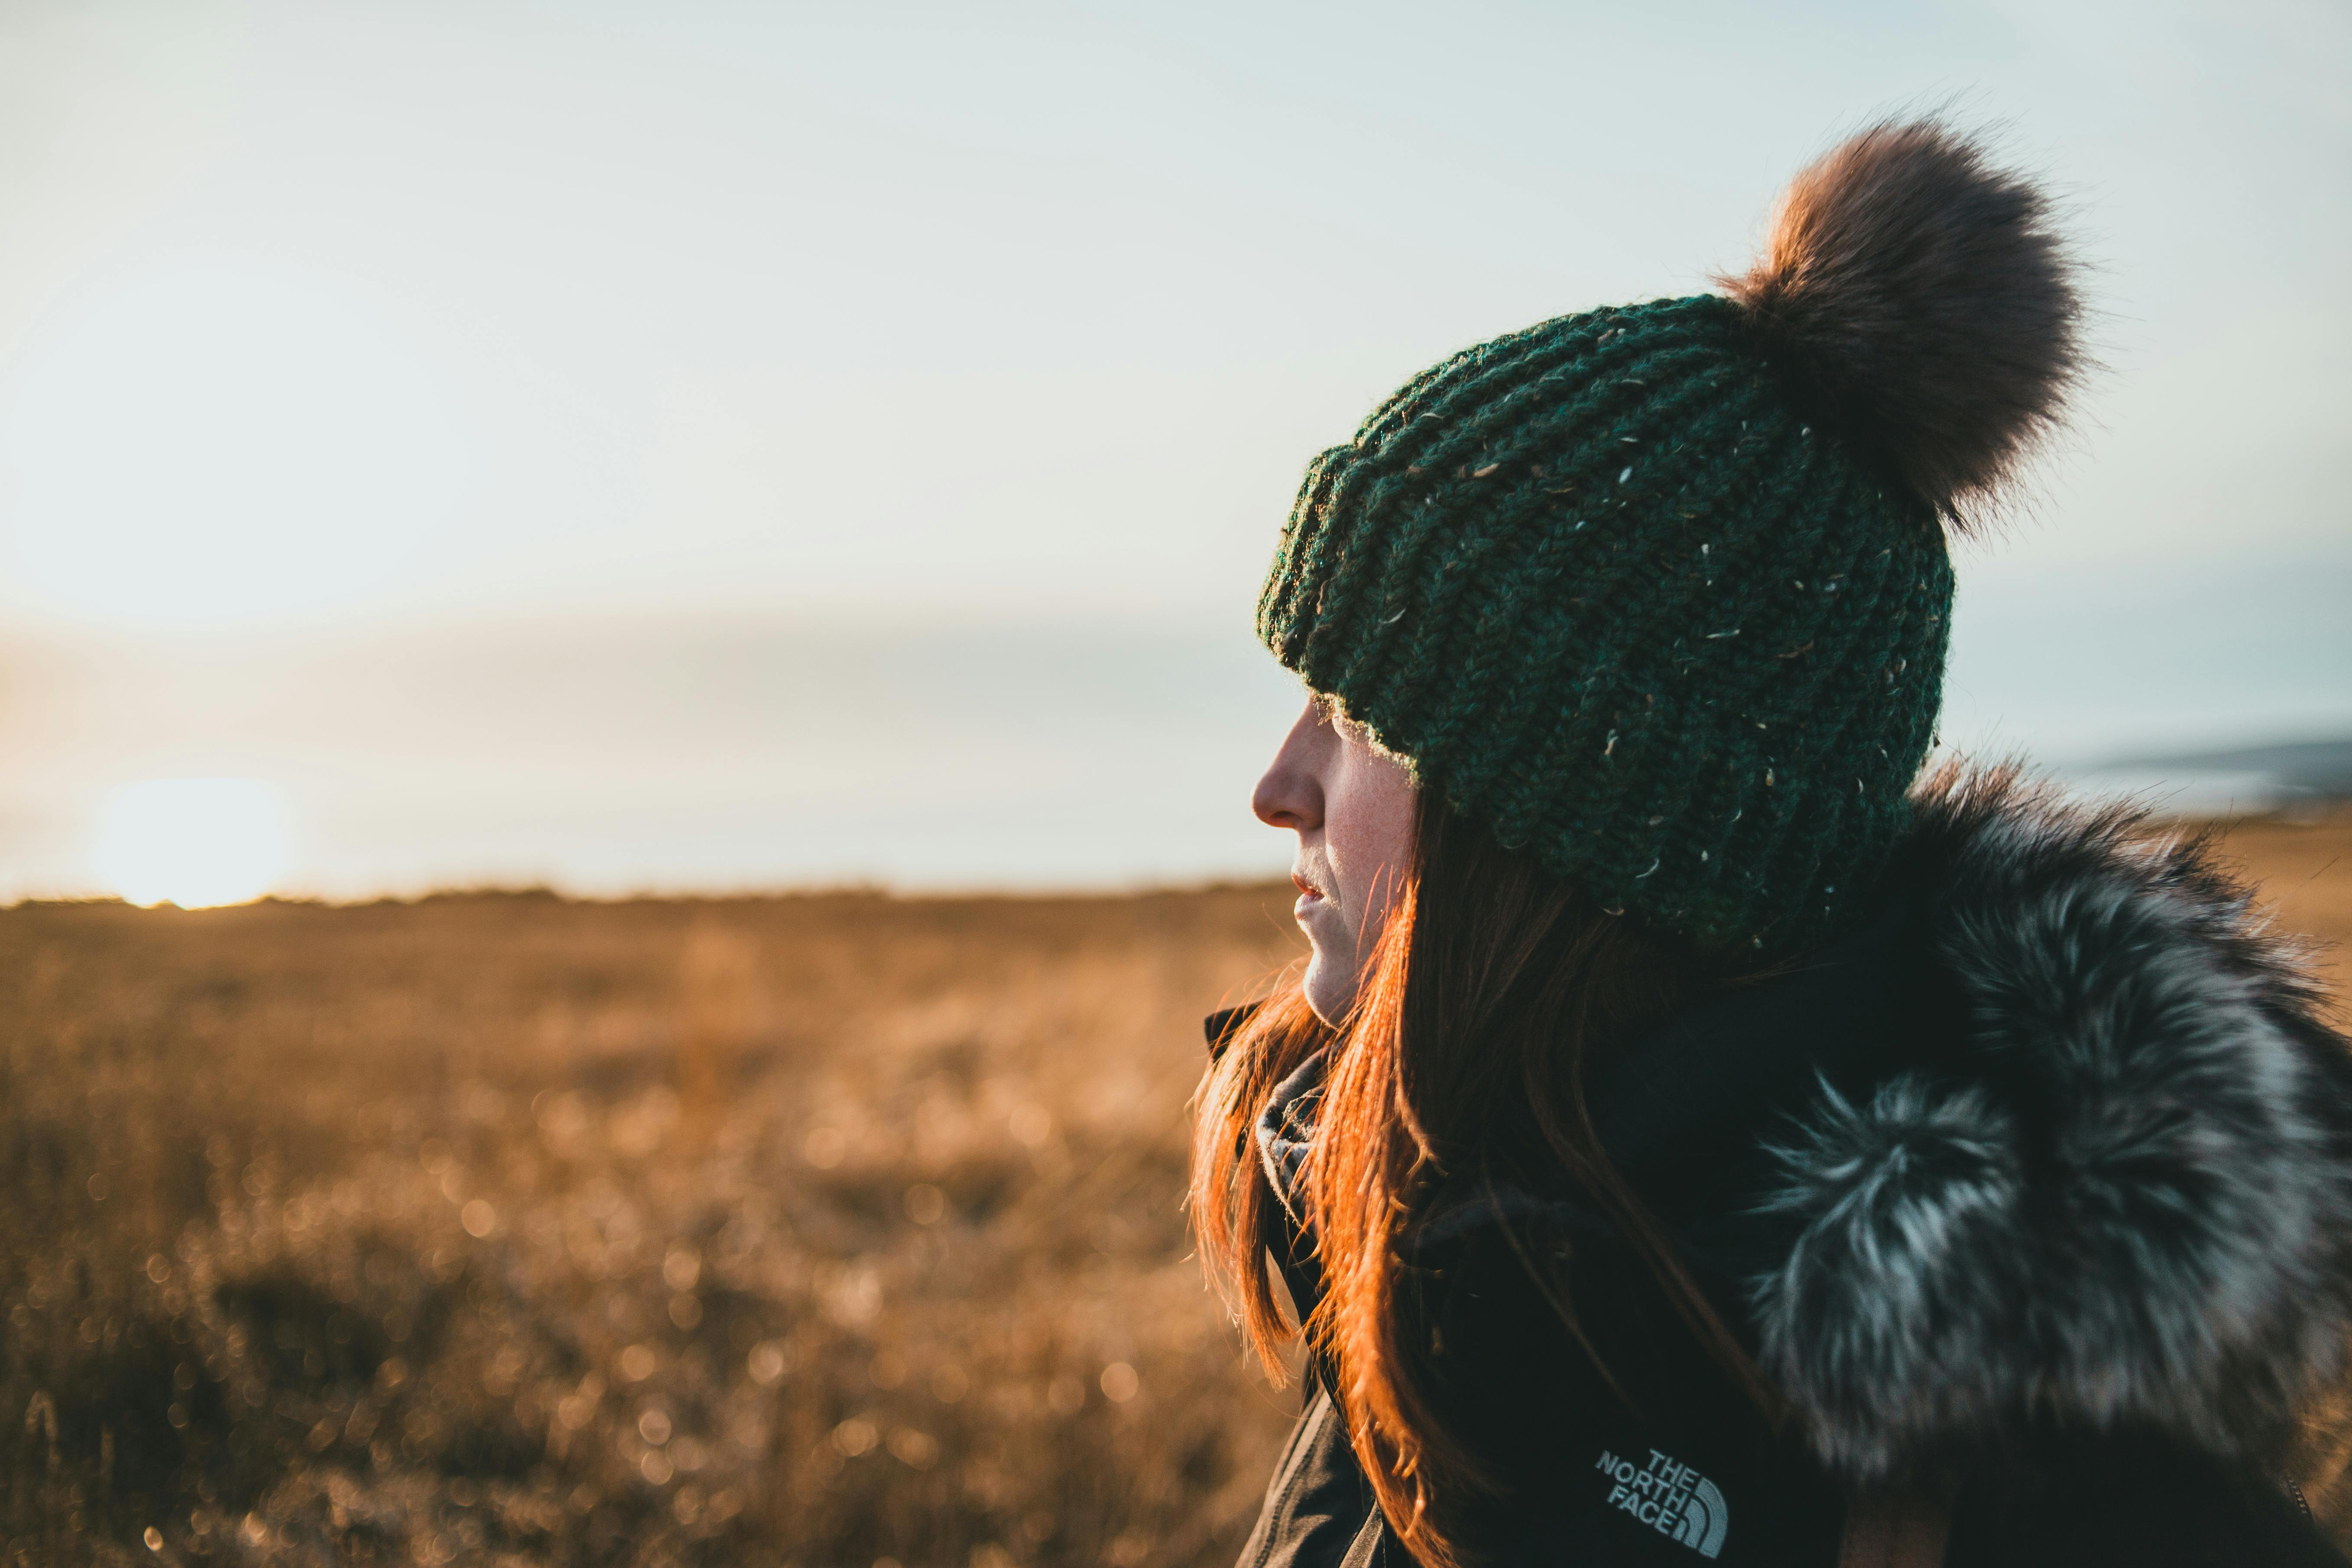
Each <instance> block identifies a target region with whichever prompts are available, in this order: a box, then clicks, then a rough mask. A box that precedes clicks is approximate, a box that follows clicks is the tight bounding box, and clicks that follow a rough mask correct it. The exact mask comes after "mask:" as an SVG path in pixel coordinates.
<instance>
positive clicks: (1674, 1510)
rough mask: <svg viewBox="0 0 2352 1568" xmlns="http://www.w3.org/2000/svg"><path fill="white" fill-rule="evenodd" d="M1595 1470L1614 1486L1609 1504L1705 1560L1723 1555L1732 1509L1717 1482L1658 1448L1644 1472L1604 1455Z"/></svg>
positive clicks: (1602, 1451) (1632, 1465)
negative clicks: (1659, 1450) (1671, 1538)
mask: <svg viewBox="0 0 2352 1568" xmlns="http://www.w3.org/2000/svg"><path fill="white" fill-rule="evenodd" d="M1592 1468H1594V1469H1596V1470H1599V1471H1600V1472H1601V1474H1603V1475H1605V1476H1607V1477H1608V1478H1609V1479H1610V1480H1611V1482H1612V1483H1613V1484H1612V1486H1611V1487H1610V1489H1609V1500H1610V1501H1611V1502H1612V1503H1613V1504H1615V1505H1616V1506H1617V1507H1619V1508H1621V1509H1623V1510H1625V1511H1626V1512H1627V1513H1630V1514H1632V1515H1633V1517H1634V1518H1635V1519H1638V1520H1640V1521H1642V1522H1643V1524H1646V1525H1648V1526H1649V1527H1650V1528H1651V1529H1653V1530H1654V1531H1657V1532H1658V1533H1659V1534H1661V1535H1670V1536H1672V1537H1674V1538H1675V1540H1676V1541H1679V1542H1682V1543H1683V1544H1684V1545H1685V1546H1687V1547H1689V1548H1691V1549H1692V1550H1693V1551H1695V1552H1697V1553H1698V1554H1699V1555H1700V1556H1702V1557H1713V1556H1715V1555H1716V1554H1717V1553H1718V1552H1721V1551H1722V1550H1723V1538H1724V1536H1725V1534H1726V1533H1727V1532H1728V1531H1730V1529H1731V1510H1730V1509H1729V1508H1728V1507H1727V1506H1726V1505H1725V1503H1724V1500H1723V1494H1722V1493H1721V1492H1719V1491H1717V1490H1716V1489H1715V1483H1714V1482H1713V1481H1711V1480H1708V1479H1706V1477H1705V1476H1702V1475H1700V1474H1699V1473H1698V1472H1697V1471H1696V1470H1694V1469H1692V1468H1690V1467H1689V1466H1688V1465H1685V1464H1679V1463H1677V1462H1675V1460H1673V1459H1670V1458H1667V1457H1666V1456H1665V1455H1664V1454H1661V1453H1659V1452H1658V1451H1657V1450H1656V1449H1655V1448H1653V1449H1651V1450H1650V1462H1649V1464H1648V1465H1647V1466H1646V1467H1644V1466H1641V1465H1636V1464H1635V1463H1633V1460H1631V1459H1621V1458H1618V1457H1617V1456H1616V1455H1614V1454H1612V1453H1610V1452H1609V1451H1608V1450H1606V1449H1603V1450H1601V1458H1599V1459H1598V1460H1597V1461H1595V1462H1594V1464H1593V1467H1592Z"/></svg>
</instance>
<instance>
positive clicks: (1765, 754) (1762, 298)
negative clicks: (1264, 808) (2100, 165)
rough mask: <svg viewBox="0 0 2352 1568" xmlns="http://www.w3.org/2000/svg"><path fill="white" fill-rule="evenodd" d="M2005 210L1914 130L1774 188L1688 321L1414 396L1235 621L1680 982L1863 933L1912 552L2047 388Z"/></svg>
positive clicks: (2038, 433) (1921, 652) (1984, 485)
mask: <svg viewBox="0 0 2352 1568" xmlns="http://www.w3.org/2000/svg"><path fill="white" fill-rule="evenodd" d="M2071 272H2072V269H2071V267H2070V264H2069V262H2068V260H2067V258H2066V255H2065V253H2064V249H2063V246H2062V245H2061V244H2060V242H2059V241H2058V239H2057V238H2056V237H2055V236H2054V235H2053V232H2052V230H2051V227H2050V225H2049V205H2048V203H2047V201H2046V200H2045V199H2044V198H2043V196H2042V195H2041V193H2039V192H2038V191H2037V190H2036V189H2035V188H2034V187H2033V186H2032V184H2028V183H2027V182H2026V181H2024V180H2022V179H2021V178H2019V177H2017V176H2015V175H2013V174H2005V173H2002V172H2000V171H1999V170H1997V169H1995V168H1994V167H1993V166H1992V165H1991V163H1990V162H1989V160H1988V159H1987V158H1986V156H1985V154H1984V152H1983V150H1982V148H1981V147H1980V146H1979V145H1978V144H1976V143H1974V142H1970V141H1969V140H1968V139H1966V138H1964V137H1962V136H1960V135H1958V134H1957V133H1955V132H1952V131H1951V130H1949V129H1948V128H1947V127H1945V126H1943V125H1941V124H1939V123H1937V122H1934V121H1918V122H1911V123H1906V124H1881V125H1878V126H1875V127H1874V128H1872V129H1870V130H1868V131H1865V132H1863V133H1862V134H1860V135H1858V136H1856V137H1854V138H1853V139H1852V140H1850V141H1848V142H1844V143H1843V144H1842V145H1841V146H1839V147H1838V148H1837V149H1835V150H1834V151H1832V153H1829V154H1828V155H1827V156H1826V157H1824V158H1823V159H1822V160H1821V161H1820V162H1819V163H1815V164H1814V165H1812V166H1811V168H1809V169H1808V170H1806V171H1805V172H1804V173H1803V174H1801V175H1800V176H1799V177H1798V179H1797V181H1796V182H1795V184H1792V185H1791V187H1790V191H1789V193H1788V195H1786V196H1785V197H1784V198H1783V202H1782V205H1781V207H1780V213H1779V215H1778V216H1777V218H1776V221H1775V224H1774V226H1773V232H1772V237H1771V240H1770V243H1769V246H1768V247H1767V251H1766V254H1765V255H1764V257H1763V258H1761V259H1760V260H1759V262H1758V263H1757V265H1756V267H1755V268H1753V269H1752V270H1751V271H1750V272H1748V274H1747V275H1746V276H1744V277H1742V278H1738V279H1726V280H1725V281H1724V287H1725V290H1726V291H1725V293H1724V294H1722V295H1712V294H1709V295H1700V296H1697V297H1695V298H1690V299H1681V300H1654V301H1653V302H1651V303H1649V304H1645V305H1633V306H1628V307H1622V308H1608V309H1601V310H1589V311H1585V312H1583V313H1580V314H1578V315H1573V316H1563V317H1560V318H1559V319H1557V320H1554V321H1546V322H1543V323H1541V324H1539V325H1538V326H1534V327H1530V328H1528V330H1527V331H1521V332H1515V333H1512V334H1510V335H1508V336H1506V337H1502V338H1497V339H1496V340H1495V341H1493V342H1487V343H1482V344H1480V345H1478V346H1477V347H1475V348H1472V349H1468V350H1465V351H1464V352H1463V353H1458V354H1456V355H1454V357H1453V358H1451V359H1449V360H1446V361H1445V362H1444V363H1441V364H1439V365H1436V366H1434V367H1433V368H1432V369H1430V370H1428V371H1425V372H1423V374H1421V375H1419V376H1416V377H1414V378H1413V379H1412V381H1410V382H1408V383H1407V384H1405V385H1404V386H1403V387H1402V388H1401V389H1400V390H1399V391H1398V392H1397V393H1395V394H1394V395H1392V396H1391V397H1390V398H1389V399H1388V400H1387V401H1386V402H1385V403H1383V404H1381V406H1380V407H1379V408H1377V409H1375V410H1374V411H1373V413H1372V415H1371V417H1370V419H1368V420H1366V421H1365V423H1364V425H1363V427H1362V428H1361V429H1360V430H1359V431H1357V433H1356V437H1355V439H1354V440H1352V441H1350V442H1349V444H1347V445H1346V446H1344V447H1333V448H1331V449H1330V450H1328V451H1327V452H1325V453H1323V454H1322V455H1321V456H1320V457H1318V458H1316V460H1315V461H1314V463H1313V464H1312V465H1311V466H1310V467H1309V468H1308V469H1307V479H1306V481H1305V483H1304V484H1303V485H1302V486H1301V487H1300V489H1299V493H1298V500H1297V504H1296V506H1295V507H1294V508H1293V510H1292V512H1291V516H1290V521H1289V523H1288V526H1287V527H1286V530H1285V531H1284V534H1283V539H1282V545H1281V548H1280V550H1279V552H1277V553H1276V557H1275V561H1274V565H1273V569H1272V571H1271V572H1270V574H1268V576H1267V579H1266V583H1265V591H1264V594H1263V595H1262V596H1261V597H1260V600H1259V604H1258V616H1257V618H1258V632H1259V636H1260V637H1262V638H1263V639H1264V640H1265V644H1266V646H1267V647H1270V648H1271V649H1272V650H1273V651H1274V653H1275V655H1276V658H1280V659H1281V660H1282V662H1283V663H1284V664H1285V665H1286V666H1287V667H1288V668H1291V669H1293V670H1295V671H1297V673H1298V674H1299V675H1300V676H1301V677H1302V678H1303V679H1305V680H1306V682H1307V685H1308V686H1309V687H1310V688H1311V689H1314V690H1316V691H1318V692H1321V693H1324V694H1325V695H1327V696H1328V697H1330V698H1333V699H1334V700H1337V702H1338V703H1339V707H1340V708H1341V709H1342V710H1343V711H1345V712H1346V713H1347V714H1348V715H1349V718H1351V719H1352V720H1354V721H1356V722H1358V723H1359V724H1360V725H1362V726H1363V727H1365V728H1366V729H1367V730H1369V731H1370V733H1371V734H1372V736H1373V738H1374V739H1375V740H1377V741H1378V742H1380V743H1381V744H1382V745H1383V746H1385V747H1387V748H1388V749H1390V750H1391V751H1393V752H1398V753H1400V754H1402V756H1404V757H1405V758H1407V759H1409V760H1410V761H1411V763H1412V765H1413V768H1414V772H1415V775H1416V777H1417V779H1418V781H1419V783H1420V784H1421V786H1422V787H1423V788H1424V789H1433V790H1437V791H1441V792H1443V794H1444V796H1445V798H1446V799H1447V800H1448V801H1449V802H1450V803H1451V804H1452V805H1454V808H1455V809H1457V810H1458V811H1460V812H1462V813H1464V814H1465V815H1467V816H1472V817H1475V818H1476V819H1478V820H1480V821H1482V822H1484V823H1486V825H1487V826H1489V827H1490V828H1491V830H1492V831H1493V832H1494V834H1495V835H1496V838H1497V840H1498V841H1499V842H1500V843H1502V844H1503V845H1504V846H1506V847H1511V848H1515V849H1521V850H1524V851H1525V852H1526V853H1528V854H1529V855H1531V856H1533V857H1534V858H1536V859H1537V860H1538V861H1539V862H1540V863H1541V864H1543V865H1544V866H1546V867H1548V868H1550V869H1552V870H1553V871H1555V872H1557V873H1559V874H1560V875H1562V876H1564V877H1566V878H1568V879H1571V880H1572V881H1574V882H1575V883H1576V884H1577V885H1578V886H1579V888H1580V889H1581V890H1582V891H1583V892H1584V893H1585V894H1586V896H1588V897H1590V898H1591V899H1592V900H1595V901H1596V902H1598V903H1599V904H1600V905H1601V906H1602V907H1604V908H1608V909H1611V910H1633V911H1637V912H1638V913H1640V914H1641V915H1642V916H1643V917H1644V918H1646V919H1647V920H1649V921H1651V922H1652V923H1654V924H1655V925H1658V926H1661V927H1663V928H1665V929H1667V930H1669V931H1675V932H1678V933H1680V934H1682V935H1683V936H1685V937H1686V938H1688V939H1690V940H1691V941H1693V942H1696V944H1698V945H1699V946H1701V947H1703V948H1706V949H1711V950H1719V949H1723V948H1727V947H1732V946H1740V947H1752V948H1763V949H1767V950H1780V951H1785V950H1791V949H1795V948H1800V947H1802V946H1806V945H1810V944H1812V943H1816V942H1821V941H1822V940H1824V939H1826V938H1828V937H1830V936H1833V935H1835V934H1837V933H1838V931H1840V930H1841V929H1842V928H1843V926H1845V925H1846V924H1848V923H1850V922H1851V921H1853V918H1854V917H1855V916H1856V915H1857V914H1858V913H1859V912H1860V911H1861V910H1863V908H1864V906H1865V904H1866V902H1867V900H1868V899H1869V896H1870V894H1871V892H1872V890H1873V888H1874V884H1875V882H1876V880H1877V879H1878V876H1879V874H1880V872H1881V871H1882V870H1883V869H1884V868H1885V865H1886V863H1887V860H1888V858H1890V856H1891V855H1892V853H1893V850H1894V847H1895V844H1896V842H1897V841H1898V839H1899V838H1900V837H1901V835H1902V833H1903V831H1904V828H1905V826H1906V822H1907V820H1908V811H1907V806H1906V790H1907V788H1908V786H1909V784H1910V783H1911V780H1912V778H1913V776H1914V775H1915V774H1916V772H1917V770H1918V768H1919V765H1920V763H1922V761H1923V760H1924V759H1925V757H1926V755H1927V750H1928V748H1929V746H1930V745H1931V744H1932V742H1933V739H1934V735H1935V730H1936V717H1937V709H1938V705H1939V703H1940V701H1941V698H1942V688H1943V678H1944V652H1945V645H1946V640H1947V637H1948V634H1949V630H1950V622H1951V605H1952V570H1951V564H1950V562H1949V560H1948V557H1947V555H1946V551H1945V540H1944V531H1945V529H1946V528H1947V527H1955V526H1958V527H1965V526H1966V525H1967V524H1968V523H1969V521H1971V520H1972V519H1974V518H1976V517H1979V516H1981V515H1982V513H1983V511H1984V510H1985V508H1986V507H1987V505H1988V504H1990V503H1991V502H1993V501H1994V500H1996V499H1997V497H1998V495H1999V493H2000V489H2001V487H2002V485H2003V483H2004V481H2006V480H2007V479H2009V478H2010V476H2011V474H2012V473H2013V472H2014V470H2015V468H2016V467H2017V465H2018V463H2019V462H2020V460H2021V458H2023V457H2024V456H2025V455H2026V454H2027V452H2028V451H2029V450H2030V449H2031V448H2032V447H2033V445H2034V444H2035V443H2036V442H2037V441H2038V440H2039V439H2040V437H2042V436H2043V435H2044V434H2045V433H2046V432H2047V431H2048V430H2049V429H2050V428H2052V427H2053V425H2054V422H2055V421H2056V419H2057V417H2058V416H2059V413H2060V411H2061V408H2062V405H2063V402H2064V400H2065V397H2066V395H2067V394H2068V392H2069V391H2070V390H2071V389H2072V387H2073V385H2074V382H2075V379H2076V377H2077V374H2078V370H2079V365H2080V363H2081V362H2080V357H2079V349H2078V343H2079V336H2078V325H2077V324H2078V320H2079V305H2078V302H2077V299H2076V295H2075V291H2074V285H2073V282H2072V277H2071Z"/></svg>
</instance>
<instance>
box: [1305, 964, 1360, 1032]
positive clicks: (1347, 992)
mask: <svg viewBox="0 0 2352 1568" xmlns="http://www.w3.org/2000/svg"><path fill="white" fill-rule="evenodd" d="M1299 989H1301V990H1302V991H1304V992H1305V993H1306V994H1307V1007H1308V1008H1309V1009H1310V1010H1311V1011H1312V1012H1313V1013H1314V1015H1315V1016H1317V1017H1318V1018H1320V1019H1322V1020H1323V1021H1324V1022H1325V1023H1326V1024H1328V1025H1330V1026H1332V1027H1333V1028H1335V1029H1336V1028H1338V1027H1339V1020H1340V1019H1341V1018H1344V1017H1346V1016H1347V1014H1348V1008H1349V1005H1350V1004H1351V1003H1353V1002H1354V1001H1355V999H1356V983H1355V977H1354V976H1353V975H1352V974H1346V973H1340V972H1339V965H1338V964H1336V963H1331V962H1330V961H1329V960H1328V959H1327V958H1325V957H1324V956H1323V954H1322V953H1320V952H1318V953H1316V954H1315V955H1314V956H1313V957H1312V958H1310V959H1308V960H1307V974H1306V977H1305V978H1304V979H1303V980H1301V981H1300V983H1299Z"/></svg>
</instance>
